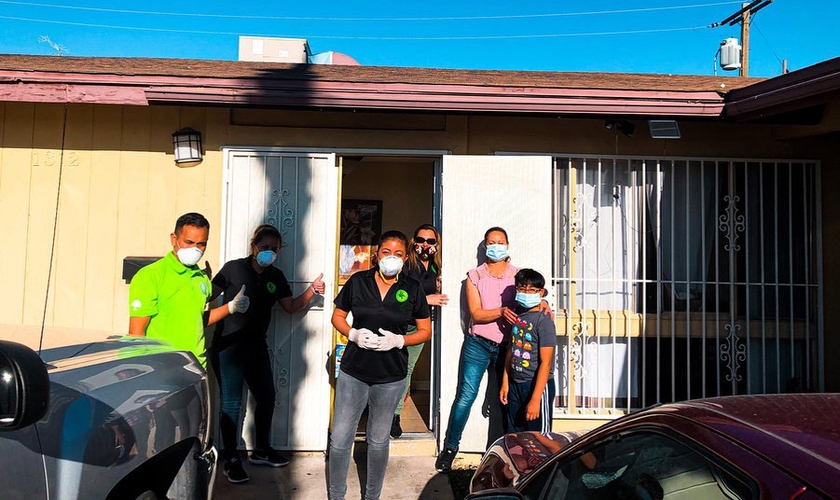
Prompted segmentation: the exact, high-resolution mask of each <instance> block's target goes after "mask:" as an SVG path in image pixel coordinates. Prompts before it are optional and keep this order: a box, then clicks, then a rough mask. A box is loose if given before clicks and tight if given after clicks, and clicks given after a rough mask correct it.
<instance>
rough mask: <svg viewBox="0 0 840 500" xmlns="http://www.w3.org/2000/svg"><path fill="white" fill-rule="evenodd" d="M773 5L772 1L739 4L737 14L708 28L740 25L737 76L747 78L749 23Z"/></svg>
mask: <svg viewBox="0 0 840 500" xmlns="http://www.w3.org/2000/svg"><path fill="white" fill-rule="evenodd" d="M771 3H773V0H753V1H752V2H749V3H743V4H741V9H740V10H738V12H735V13H734V14H732V15H730V16H729V17H727V18H726V19H724V20H723V21H720V22H717V23H713V24H712V25H711V26H710V27H711V28H717V27H718V26H723V25H724V24H726V25H729V26H734V25H735V24H737V23H741V48H742V50H741V69H740V72H739V76H749V63H750V21H751V19H752V16H753V15H755V13H756V12H758V11H759V10H761V9H763V8H764V7H767V6H768V5H770V4H771Z"/></svg>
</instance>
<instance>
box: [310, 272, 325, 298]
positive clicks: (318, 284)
mask: <svg viewBox="0 0 840 500" xmlns="http://www.w3.org/2000/svg"><path fill="white" fill-rule="evenodd" d="M323 277H324V273H321V274H319V275H318V277H317V278H315V281H313V282H312V291H313V292H315V293H316V294H317V295H323V294H324V290H326V285H325V284H324V280H323V279H322V278H323Z"/></svg>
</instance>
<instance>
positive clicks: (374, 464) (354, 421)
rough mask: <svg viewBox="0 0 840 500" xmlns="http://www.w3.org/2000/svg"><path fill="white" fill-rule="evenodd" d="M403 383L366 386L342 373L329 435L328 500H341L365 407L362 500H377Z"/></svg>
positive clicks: (386, 464) (345, 490) (338, 383)
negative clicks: (364, 469) (354, 442)
mask: <svg viewBox="0 0 840 500" xmlns="http://www.w3.org/2000/svg"><path fill="white" fill-rule="evenodd" d="M405 384H406V381H405V379H402V380H397V381H396V382H388V383H387V384H368V383H366V382H362V381H361V380H359V379H357V378H353V377H351V376H350V375H348V374H346V373H344V372H341V373H340V374H339V376H338V382H337V384H336V388H335V408H334V411H333V422H332V434H331V435H330V458H329V462H330V463H329V475H330V487H329V490H330V491H329V497H330V500H344V496H345V495H346V494H347V471H348V470H349V469H350V454H351V452H352V449H353V439H354V438H355V437H356V429H357V428H358V427H359V419H360V418H361V417H362V412H363V411H364V409H365V407H366V406H367V407H368V420H367V429H366V431H365V441H366V442H367V485H366V486H365V500H378V499H379V495H380V494H381V493H382V483H383V482H384V480H385V469H386V467H387V466H388V452H389V446H390V441H391V435H390V432H391V422H392V421H393V419H394V410H395V409H396V408H397V401H398V400H399V398H400V396H401V395H402V393H403V391H404V390H405Z"/></svg>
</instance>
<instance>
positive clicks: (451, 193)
mask: <svg viewBox="0 0 840 500" xmlns="http://www.w3.org/2000/svg"><path fill="white" fill-rule="evenodd" d="M441 170H442V172H441V176H442V182H441V185H442V188H441V195H442V196H441V231H442V236H441V239H442V243H443V245H442V249H441V251H442V252H443V253H442V258H443V265H442V267H443V269H442V274H443V276H442V289H443V293H445V294H447V295H449V304H447V305H446V306H444V307H442V308H441V309H442V310H441V338H440V339H439V340H440V345H441V359H440V376H441V379H440V411H441V419H440V423H441V426H440V433H439V440H440V441H439V442H440V443H441V444H442V441H443V438H444V433H445V432H446V429H447V428H448V425H449V414H450V410H451V408H452V401H453V400H454V398H455V393H456V389H457V381H458V368H459V358H460V352H461V344H462V343H463V340H464V334H465V332H467V331H468V327H469V311H468V309H467V304H466V296H465V293H466V288H465V280H466V277H467V271H469V270H470V269H472V268H474V267H476V266H477V265H478V264H480V263H481V262H483V255H484V254H483V248H482V247H481V245H482V242H483V238H484V232H485V231H486V230H487V229H488V228H490V227H493V226H500V227H502V228H504V229H505V230H506V231H507V233H508V239H509V242H510V255H511V263H512V264H514V265H515V266H517V267H520V268H522V267H530V268H533V269H535V270H537V271H539V272H540V273H542V275H543V276H545V278H546V281H547V282H548V281H549V280H550V279H551V276H552V272H553V270H552V267H551V266H552V251H553V250H552V241H551V239H552V238H551V235H552V229H551V228H552V221H551V217H552V187H551V182H552V159H551V157H550V156H444V157H443V165H442V169H441ZM547 288H549V289H550V287H549V286H548V285H547ZM486 389H487V376H486V375H485V376H484V379H483V382H482V385H481V389H480V390H479V394H478V398H477V399H476V401H475V404H473V407H472V410H471V412H470V418H469V421H468V422H467V427H466V429H465V430H464V436H463V439H462V440H461V444H460V450H461V451H468V452H483V451H484V450H485V449H486V448H487V436H488V428H489V425H490V422H489V419H488V418H487V417H485V416H484V415H483V412H482V407H483V406H484V401H485V397H491V398H495V400H498V397H499V395H498V392H496V393H495V394H489V395H488V394H486ZM496 418H497V417H496ZM494 428H495V423H494Z"/></svg>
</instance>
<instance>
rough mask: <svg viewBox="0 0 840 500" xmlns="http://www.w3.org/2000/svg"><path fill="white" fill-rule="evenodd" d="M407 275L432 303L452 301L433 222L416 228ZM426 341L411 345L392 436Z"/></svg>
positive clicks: (399, 431) (399, 428)
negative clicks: (443, 287) (444, 285)
mask: <svg viewBox="0 0 840 500" xmlns="http://www.w3.org/2000/svg"><path fill="white" fill-rule="evenodd" d="M403 274H405V275H406V276H409V277H411V278H414V279H416V280H417V281H419V282H420V286H421V287H422V288H423V291H424V292H425V293H426V302H428V303H429V305H430V306H443V305H446V303H447V302H449V298H448V297H447V296H446V295H444V294H442V293H440V233H439V232H438V230H437V229H436V228H435V226H433V225H431V224H422V225H420V226H419V227H418V228H417V229H415V230H414V237H413V238H412V242H411V248H409V251H408V261H406V263H405V266H403ZM415 328H416V326H415V325H414V324H410V325H408V333H412V332H413V331H414V329H415ZM424 345H426V344H425V343H423V344H417V345H412V346H408V348H407V349H408V375H407V376H406V380H405V382H406V383H405V391H403V395H402V397H401V398H400V400H399V402H398V403H397V410H396V411H395V412H394V420H393V422H391V437H392V438H398V437H400V436H402V433H403V431H402V426H400V413H402V409H403V403H404V402H405V398H406V395H407V394H408V388H409V386H410V385H411V374H412V373H413V372H414V365H416V364H417V359H418V358H420V353H421V352H423V346H424Z"/></svg>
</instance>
